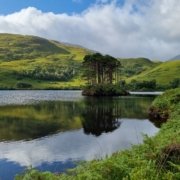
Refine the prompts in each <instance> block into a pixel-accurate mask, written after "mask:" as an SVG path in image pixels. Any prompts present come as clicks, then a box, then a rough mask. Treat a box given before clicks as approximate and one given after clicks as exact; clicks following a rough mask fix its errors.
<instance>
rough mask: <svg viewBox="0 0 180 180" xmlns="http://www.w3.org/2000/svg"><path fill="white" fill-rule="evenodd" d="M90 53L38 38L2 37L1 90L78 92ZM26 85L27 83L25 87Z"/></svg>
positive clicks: (86, 50) (0, 47)
mask: <svg viewBox="0 0 180 180" xmlns="http://www.w3.org/2000/svg"><path fill="white" fill-rule="evenodd" d="M89 53H92V52H91V51H90V50H88V49H86V48H83V47H79V46H76V45H70V44H64V43H61V42H57V41H52V40H47V39H44V38H40V37H36V36H23V35H14V34H0V88H1V89H6V88H18V87H20V88H21V87H23V86H25V87H26V86H27V87H31V86H32V87H31V88H34V89H48V88H68V87H69V86H70V87H71V88H73V87H74V88H76V87H79V86H80V85H82V84H83V83H84V82H83V80H82V78H81V68H80V66H81V62H82V60H83V57H84V56H85V55H86V54H89ZM24 82H25V83H24Z"/></svg>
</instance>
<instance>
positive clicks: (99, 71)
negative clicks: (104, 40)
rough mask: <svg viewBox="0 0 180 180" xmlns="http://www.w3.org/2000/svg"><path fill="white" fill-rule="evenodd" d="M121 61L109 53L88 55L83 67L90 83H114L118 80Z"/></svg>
mask: <svg viewBox="0 0 180 180" xmlns="http://www.w3.org/2000/svg"><path fill="white" fill-rule="evenodd" d="M120 66H121V64H120V62H119V61H118V60H117V59H116V58H114V57H112V56H109V55H105V56H103V55H102V54H100V53H95V54H91V55H86V56H85V57H84V62H83V67H84V76H85V77H86V79H87V81H88V84H90V85H96V84H113V82H114V81H115V82H117V81H118V71H119V67H120Z"/></svg>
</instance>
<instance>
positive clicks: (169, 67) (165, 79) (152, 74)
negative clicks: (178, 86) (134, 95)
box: [127, 60, 180, 85]
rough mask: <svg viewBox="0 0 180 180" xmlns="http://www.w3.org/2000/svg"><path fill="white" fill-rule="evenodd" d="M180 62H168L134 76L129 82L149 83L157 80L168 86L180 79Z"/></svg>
mask: <svg viewBox="0 0 180 180" xmlns="http://www.w3.org/2000/svg"><path fill="white" fill-rule="evenodd" d="M179 72H180V61H179V60H176V61H167V62H164V63H161V64H159V65H158V66H155V67H154V68H151V69H148V70H146V71H144V72H142V73H141V74H139V75H135V76H132V77H130V78H128V79H127V82H130V81H131V80H137V81H143V80H146V81H149V80H153V79H155V80H156V81H157V83H158V84H161V85H168V84H169V82H170V81H172V80H173V79H175V78H180V74H179Z"/></svg>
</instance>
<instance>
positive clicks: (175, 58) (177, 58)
mask: <svg viewBox="0 0 180 180" xmlns="http://www.w3.org/2000/svg"><path fill="white" fill-rule="evenodd" d="M174 60H180V54H179V55H177V56H175V57H173V58H171V59H169V61H174Z"/></svg>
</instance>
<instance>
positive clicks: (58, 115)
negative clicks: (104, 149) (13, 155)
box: [0, 97, 152, 141]
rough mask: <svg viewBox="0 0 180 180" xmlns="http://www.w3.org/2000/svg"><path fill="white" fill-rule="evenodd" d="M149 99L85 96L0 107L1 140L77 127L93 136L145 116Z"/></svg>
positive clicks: (37, 136)
mask: <svg viewBox="0 0 180 180" xmlns="http://www.w3.org/2000/svg"><path fill="white" fill-rule="evenodd" d="M151 101H152V99H151V98H142V97H141V98H139V97H129V98H126V97H125V98H112V99H111V98H105V99H103V98H101V99H94V98H87V99H83V100H80V101H43V102H38V103H35V104H31V105H29V104H27V105H11V106H10V105H8V106H0V141H12V140H31V139H35V138H39V137H44V136H47V135H50V134H54V133H57V132H62V131H68V130H73V129H80V128H81V127H83V129H84V132H85V133H86V134H93V135H96V136H99V135H101V134H102V133H104V132H111V131H113V130H115V129H116V128H118V127H119V126H120V121H119V120H118V119H120V118H138V119H145V118H147V109H148V107H149V105H150V103H151Z"/></svg>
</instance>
